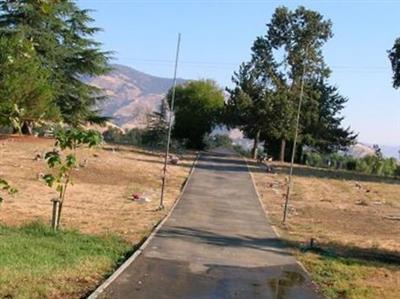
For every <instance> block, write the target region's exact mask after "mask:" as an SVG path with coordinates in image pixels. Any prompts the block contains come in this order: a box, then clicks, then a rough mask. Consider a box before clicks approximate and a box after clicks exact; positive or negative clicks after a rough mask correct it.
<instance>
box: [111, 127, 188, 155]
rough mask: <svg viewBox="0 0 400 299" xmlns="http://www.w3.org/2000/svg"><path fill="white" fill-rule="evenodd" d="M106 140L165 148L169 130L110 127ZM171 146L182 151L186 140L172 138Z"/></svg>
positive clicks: (178, 151)
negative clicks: (123, 129)
mask: <svg viewBox="0 0 400 299" xmlns="http://www.w3.org/2000/svg"><path fill="white" fill-rule="evenodd" d="M103 138H104V141H106V142H108V143H114V144H123V145H133V146H137V147H145V148H152V149H164V148H165V147H166V145H167V132H166V131H161V130H160V131H156V130H154V129H152V128H149V129H138V128H134V129H129V130H125V131H122V130H121V129H118V128H114V127H109V128H108V129H107V130H106V131H104V132H103ZM170 147H171V149H172V150H173V151H175V152H177V153H180V152H183V151H184V150H185V148H186V143H185V142H184V141H182V142H181V141H177V140H174V139H172V140H171V143H170Z"/></svg>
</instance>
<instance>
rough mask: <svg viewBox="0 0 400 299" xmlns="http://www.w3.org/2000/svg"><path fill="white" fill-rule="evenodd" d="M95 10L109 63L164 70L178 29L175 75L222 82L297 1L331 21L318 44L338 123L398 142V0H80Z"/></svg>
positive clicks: (373, 139) (366, 136)
mask: <svg viewBox="0 0 400 299" xmlns="http://www.w3.org/2000/svg"><path fill="white" fill-rule="evenodd" d="M78 2H79V3H80V5H81V6H82V7H85V8H92V9H94V10H95V12H94V13H93V16H94V17H95V19H96V25H97V26H99V27H101V28H103V29H104V32H102V33H100V34H99V36H98V39H99V40H100V41H102V42H103V43H104V48H105V49H107V50H113V51H115V55H114V56H115V62H118V63H121V64H125V65H129V66H132V67H134V68H136V69H138V70H141V71H144V72H146V73H149V74H152V75H157V76H163V77H172V75H173V59H174V56H175V48H176V39H177V34H178V32H180V33H182V47H181V62H180V65H179V70H178V76H179V77H182V78H186V79H199V78H212V79H215V80H216V81H217V82H218V83H219V84H220V85H221V86H222V87H225V86H227V85H230V84H231V83H230V78H231V76H232V72H233V71H234V70H236V69H237V67H238V65H239V64H240V63H241V62H243V61H245V60H248V59H249V57H250V47H251V45H252V42H253V41H254V39H255V38H256V37H257V36H259V35H262V34H264V33H265V24H266V23H267V22H268V21H269V19H270V17H271V15H272V13H273V11H274V9H275V8H276V7H277V6H280V5H286V6H288V7H290V8H296V7H297V6H298V5H304V6H306V7H307V8H310V9H315V10H318V11H319V12H321V13H322V14H323V15H324V16H325V17H326V18H329V19H331V20H332V22H333V32H334V37H333V38H332V39H331V40H330V41H329V42H328V43H327V44H326V46H325V47H324V55H325V58H326V62H327V64H328V65H329V66H330V67H331V68H332V70H333V74H332V77H331V80H330V81H331V83H332V84H335V85H337V86H338V87H339V89H340V91H341V93H342V94H343V95H345V96H346V97H348V98H349V102H348V104H347V107H346V109H345V110H344V112H343V114H344V116H345V118H346V119H345V122H344V123H345V125H350V126H351V127H352V128H353V129H354V130H355V131H356V132H359V140H360V141H362V142H368V143H378V144H381V145H399V144H400V90H395V89H393V88H392V87H391V76H392V74H391V69H390V63H389V60H388V58H387V53H386V51H387V50H388V49H389V48H391V46H392V45H393V42H394V40H395V38H396V37H400V22H399V20H400V0H397V1H395V0H393V1H385V0H381V1H379V0H377V1H368V0H364V1H356V0H353V1H352V0H349V1H272V0H248V1H245V0H221V1H218V0H214V1H209V0H158V1H157V0H147V1H145V0H115V1H112V0H109V1H107V0H80V1H78Z"/></svg>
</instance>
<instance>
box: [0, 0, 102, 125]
mask: <svg viewBox="0 0 400 299" xmlns="http://www.w3.org/2000/svg"><path fill="white" fill-rule="evenodd" d="M89 13H90V11H89V10H82V9H80V8H79V7H78V6H77V5H76V3H75V1H72V0H57V1H51V2H50V1H31V0H16V1H6V0H0V28H1V29H0V36H2V37H13V36H15V35H17V34H20V33H21V32H24V34H25V36H26V38H27V40H30V41H31V42H32V46H33V48H34V49H35V51H36V52H37V54H38V57H39V59H40V61H41V63H42V65H43V66H44V67H45V68H46V69H47V71H48V72H49V73H50V78H49V82H51V85H52V87H53V88H52V89H53V90H54V98H55V102H56V104H57V106H58V108H59V110H60V112H61V115H62V118H63V120H64V121H65V122H66V123H69V124H72V125H78V124H79V123H82V122H86V121H95V122H96V121H104V119H103V118H101V117H99V116H98V112H97V111H96V109H95V106H96V104H97V103H98V102H99V101H100V100H102V99H103V98H104V97H103V96H102V94H101V91H100V90H99V89H98V88H96V87H93V86H90V85H88V84H85V83H84V82H83V81H82V78H84V77H87V76H97V75H102V74H104V73H106V72H107V71H108V70H109V68H108V66H107V62H108V55H109V53H107V52H103V51H101V50H100V43H98V42H96V41H95V40H93V39H92V36H93V35H94V34H95V33H96V32H98V31H99V28H96V27H91V26H90V23H91V22H92V21H93V19H92V18H91V17H90V16H89Z"/></svg>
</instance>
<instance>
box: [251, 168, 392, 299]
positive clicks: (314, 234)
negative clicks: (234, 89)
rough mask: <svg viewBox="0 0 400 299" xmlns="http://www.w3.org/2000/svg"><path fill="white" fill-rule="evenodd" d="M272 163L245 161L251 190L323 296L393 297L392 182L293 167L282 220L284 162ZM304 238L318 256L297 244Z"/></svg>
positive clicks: (330, 171)
mask: <svg viewBox="0 0 400 299" xmlns="http://www.w3.org/2000/svg"><path fill="white" fill-rule="evenodd" d="M273 166H274V168H275V170H276V173H275V174H267V173H265V172H264V171H263V170H262V167H260V166H256V165H255V164H254V165H253V167H252V169H253V176H254V178H255V181H256V186H257V189H258V191H259V193H260V195H261V197H262V200H263V202H264V205H265V207H266V209H267V211H268V213H269V215H270V220H271V222H272V224H273V225H275V226H276V227H277V228H278V230H279V231H280V233H281V235H282V238H284V239H286V240H287V242H288V244H290V245H292V247H293V248H295V249H296V250H295V254H296V255H297V256H298V258H299V259H300V260H301V261H302V262H303V263H304V264H305V265H306V267H307V269H308V270H310V272H311V274H312V276H313V278H314V280H315V281H316V282H317V283H318V284H319V285H320V286H321V287H322V288H323V289H324V290H325V293H326V295H327V296H328V297H329V298H377V297H379V298H400V290H399V288H398V285H399V284H400V269H399V265H400V252H399V249H400V221H398V220H395V218H396V217H397V216H400V180H394V179H389V178H382V177H375V176H368V175H362V174H356V173H352V172H347V171H333V170H325V169H315V168H311V167H306V166H296V168H295V171H294V190H293V193H292V198H291V202H290V213H289V218H288V223H287V225H286V226H282V224H281V220H282V211H283V204H284V197H283V196H284V194H285V192H286V186H287V185H286V182H287V179H286V178H287V173H288V165H286V164H279V163H275V164H274V165H273ZM393 216H394V217H393ZM391 218H392V219H391ZM311 238H314V239H315V240H316V242H317V243H316V244H317V246H319V247H321V249H322V250H321V251H318V253H319V254H311V253H307V254H306V253H304V252H302V251H301V250H297V249H305V248H307V244H308V242H309V240H310V239H311Z"/></svg>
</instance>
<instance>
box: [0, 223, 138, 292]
mask: <svg viewBox="0 0 400 299" xmlns="http://www.w3.org/2000/svg"><path fill="white" fill-rule="evenodd" d="M129 248H130V247H129V245H128V244H127V243H126V242H125V241H123V240H121V239H120V238H117V237H114V236H103V237H96V236H88V235H83V234H81V233H78V232H76V231H60V232H54V231H52V230H51V229H50V228H49V227H48V226H45V225H43V224H41V223H32V224H29V225H25V226H22V227H19V228H17V227H6V226H0V298H51V297H63V298H70V297H79V296H77V294H82V293H85V292H88V291H90V289H87V288H88V285H93V282H94V281H98V280H100V279H101V278H102V276H103V275H104V273H107V272H110V271H112V269H114V268H115V266H116V265H117V264H118V263H119V262H120V261H121V260H123V259H124V256H125V254H126V253H127V252H128V251H129ZM90 282H91V284H90Z"/></svg>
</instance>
